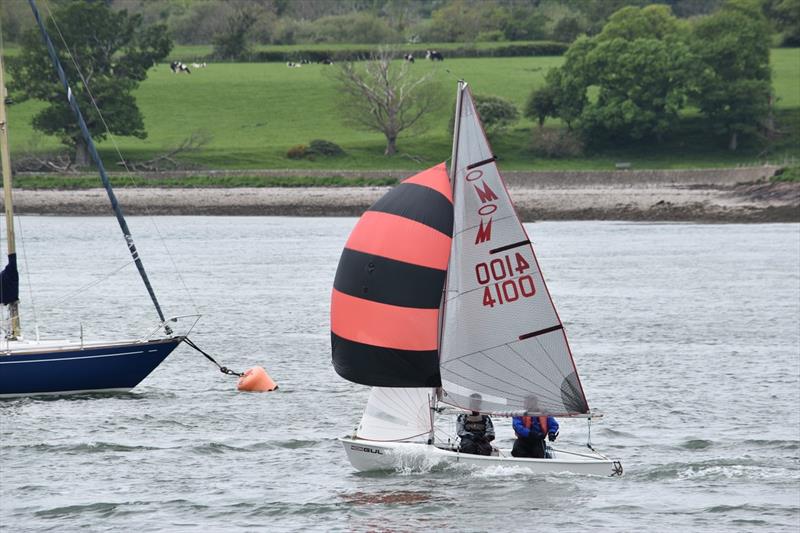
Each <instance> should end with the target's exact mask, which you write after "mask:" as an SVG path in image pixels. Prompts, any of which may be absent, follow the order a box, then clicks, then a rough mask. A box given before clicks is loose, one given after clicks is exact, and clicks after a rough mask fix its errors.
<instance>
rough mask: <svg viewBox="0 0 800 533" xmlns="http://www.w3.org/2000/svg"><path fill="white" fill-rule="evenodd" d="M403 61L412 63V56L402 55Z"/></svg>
mask: <svg viewBox="0 0 800 533" xmlns="http://www.w3.org/2000/svg"><path fill="white" fill-rule="evenodd" d="M403 59H405V60H406V61H408V62H409V63H413V62H414V54H403Z"/></svg>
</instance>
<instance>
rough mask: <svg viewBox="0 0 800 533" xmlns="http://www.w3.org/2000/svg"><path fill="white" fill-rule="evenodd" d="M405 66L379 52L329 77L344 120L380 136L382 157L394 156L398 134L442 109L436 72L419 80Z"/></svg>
mask: <svg viewBox="0 0 800 533" xmlns="http://www.w3.org/2000/svg"><path fill="white" fill-rule="evenodd" d="M409 65H410V63H408V62H406V61H396V60H394V61H393V54H392V53H391V52H388V51H381V52H379V53H378V54H376V55H374V56H373V57H372V58H371V59H370V60H368V61H364V62H362V63H358V64H356V63H343V64H342V65H340V66H339V67H338V68H337V69H336V71H335V72H334V74H333V76H334V78H335V79H336V81H337V82H338V84H339V88H340V91H341V93H342V94H343V96H344V106H343V107H342V110H343V112H344V113H345V114H346V117H347V120H348V121H349V122H351V123H354V124H355V125H357V126H359V127H362V128H365V129H367V130H372V131H378V132H380V133H382V134H383V135H384V136H385V137H386V150H385V151H384V154H386V155H394V154H395V153H397V137H398V135H400V133H401V132H403V131H405V130H407V129H409V128H411V127H413V126H415V125H419V124H421V123H422V121H423V118H424V117H425V115H426V114H428V113H430V112H432V111H434V110H436V109H438V108H439V107H440V106H441V105H442V101H443V95H442V92H441V90H440V87H439V86H438V85H437V84H436V83H435V80H434V77H433V76H434V74H435V72H436V71H429V72H428V74H425V75H421V76H420V75H417V74H414V71H413V70H412V69H411V68H409Z"/></svg>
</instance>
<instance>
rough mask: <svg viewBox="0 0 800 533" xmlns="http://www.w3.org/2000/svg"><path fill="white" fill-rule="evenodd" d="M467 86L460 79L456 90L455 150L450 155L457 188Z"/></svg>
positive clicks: (452, 180) (451, 182) (453, 177)
mask: <svg viewBox="0 0 800 533" xmlns="http://www.w3.org/2000/svg"><path fill="white" fill-rule="evenodd" d="M466 88H467V82H465V81H464V80H458V89H457V90H456V91H457V92H456V118H455V120H454V121H453V152H452V154H451V156H450V184H451V185H452V186H453V189H455V185H456V166H457V163H458V161H457V159H458V138H459V135H460V134H461V101H462V100H463V98H464V90H465V89H466Z"/></svg>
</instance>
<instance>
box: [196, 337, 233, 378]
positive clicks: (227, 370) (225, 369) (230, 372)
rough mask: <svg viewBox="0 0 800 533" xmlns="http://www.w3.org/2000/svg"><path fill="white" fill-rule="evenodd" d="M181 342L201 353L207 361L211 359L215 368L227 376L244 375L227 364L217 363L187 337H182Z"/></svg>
mask: <svg viewBox="0 0 800 533" xmlns="http://www.w3.org/2000/svg"><path fill="white" fill-rule="evenodd" d="M183 342H185V343H186V344H188V345H189V346H190V347H192V348H194V349H195V350H197V351H198V352H200V353H201V354H203V355H204V356H205V357H206V359H208V360H209V361H211V362H212V363H214V364H215V365H217V368H219V371H220V372H222V373H223V374H228V375H229V376H237V377H242V376H243V375H244V372H236V371H235V370H231V369H230V368H228V367H227V366H222V365H221V364H219V363H218V362H217V360H216V359H214V358H213V357H211V356H210V355H208V354H207V353H206V352H204V351H203V350H202V349H201V348H200V347H199V346H197V345H196V344H195V343H194V342H192V341H191V340H189V337H184V338H183Z"/></svg>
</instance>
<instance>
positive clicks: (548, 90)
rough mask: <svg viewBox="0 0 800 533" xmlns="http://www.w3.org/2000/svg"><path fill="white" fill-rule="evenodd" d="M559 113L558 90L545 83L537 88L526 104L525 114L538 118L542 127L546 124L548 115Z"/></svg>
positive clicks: (553, 115)
mask: <svg viewBox="0 0 800 533" xmlns="http://www.w3.org/2000/svg"><path fill="white" fill-rule="evenodd" d="M557 113H558V108H557V107H556V90H555V87H553V86H552V85H543V86H542V87H539V88H538V89H535V90H534V91H533V92H532V93H531V94H530V96H529V97H528V101H527V102H526V104H525V116H526V117H528V118H530V119H534V120H536V122H538V124H539V127H540V128H541V127H542V126H544V121H545V120H546V119H547V117H555V116H557V115H556V114H557Z"/></svg>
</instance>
